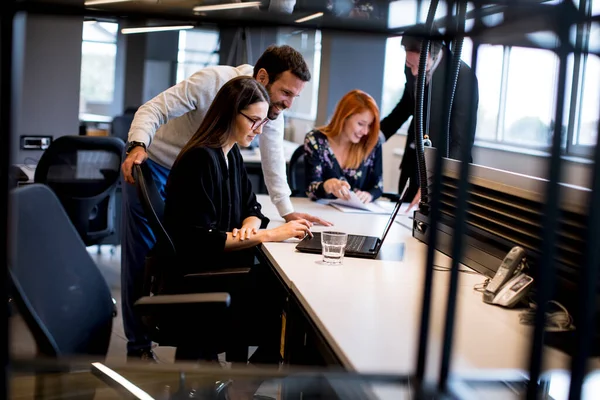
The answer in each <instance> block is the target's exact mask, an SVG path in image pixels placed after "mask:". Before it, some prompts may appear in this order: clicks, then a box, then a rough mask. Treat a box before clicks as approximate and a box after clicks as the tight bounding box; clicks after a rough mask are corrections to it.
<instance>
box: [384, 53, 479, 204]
mask: <svg viewBox="0 0 600 400" xmlns="http://www.w3.org/2000/svg"><path fill="white" fill-rule="evenodd" d="M443 51H444V57H443V58H442V60H440V63H439V65H438V66H437V68H436V70H435V71H434V73H433V76H432V78H431V82H430V83H429V84H428V85H427V87H426V88H425V100H424V113H423V115H424V119H423V120H424V122H425V124H427V121H428V120H429V127H428V128H427V125H426V126H425V127H424V130H425V133H426V134H429V138H430V139H431V141H432V144H433V147H435V148H438V149H445V148H446V138H445V135H444V133H443V127H444V107H445V100H444V97H445V93H446V85H447V75H448V74H447V71H446V68H447V67H446V62H447V60H448V59H449V57H450V56H451V53H450V52H449V51H448V50H447V49H445V48H444V50H443ZM404 73H405V75H406V86H405V87H404V94H403V95H402V99H401V100H400V102H399V103H398V104H397V105H396V107H395V108H394V110H393V111H392V112H391V113H390V115H388V116H387V117H385V118H384V119H383V120H382V121H381V131H382V132H383V134H384V135H385V138H386V139H389V138H390V137H391V136H392V135H393V134H395V133H396V132H397V131H398V129H400V127H401V126H402V124H404V123H405V122H406V120H407V119H408V118H409V117H410V116H412V115H413V114H414V112H415V101H416V98H415V82H416V80H417V78H416V77H414V76H413V75H412V74H411V72H410V69H408V68H405V69H404ZM429 85H431V105H430V115H429V118H428V110H427V104H428V100H429V92H430V90H429ZM471 96H473V97H471ZM478 104H479V90H478V83H477V77H476V76H475V74H474V73H473V71H472V70H471V68H470V67H469V66H468V65H467V64H465V63H464V62H462V61H461V67H460V72H459V75H458V81H457V84H456V92H455V95H454V103H453V105H452V115H451V119H450V154H449V156H450V158H454V159H459V158H460V153H461V149H462V148H463V146H473V140H469V138H470V137H474V134H472V135H469V131H468V129H469V126H468V125H469V116H470V113H471V110H473V108H475V109H474V110H473V111H475V114H474V115H476V111H477V107H478ZM473 122H474V123H473V125H472V127H473V128H472V129H473V130H474V129H475V126H476V121H473ZM473 133H474V132H473ZM414 141H415V119H414V118H413V120H412V121H411V123H410V126H409V128H408V138H407V140H406V147H405V149H404V156H403V158H402V162H401V163H400V169H401V173H400V182H399V187H400V188H399V191H401V190H402V189H403V188H404V185H405V184H406V181H407V180H408V179H410V186H409V189H408V190H407V193H406V195H405V200H412V198H413V197H414V195H415V194H416V192H417V190H418V187H419V183H418V173H417V156H416V150H415V149H414ZM470 161H471V162H472V160H470Z"/></svg>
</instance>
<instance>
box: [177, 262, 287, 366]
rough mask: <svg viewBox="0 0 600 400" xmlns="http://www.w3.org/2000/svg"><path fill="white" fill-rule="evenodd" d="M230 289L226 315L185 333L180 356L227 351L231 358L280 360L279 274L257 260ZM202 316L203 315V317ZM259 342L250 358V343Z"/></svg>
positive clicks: (197, 356) (207, 358) (188, 357)
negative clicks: (194, 330)
mask: <svg viewBox="0 0 600 400" xmlns="http://www.w3.org/2000/svg"><path fill="white" fill-rule="evenodd" d="M242 277H243V278H241V279H240V280H239V282H237V283H235V284H234V285H233V286H234V287H230V288H226V287H214V288H210V291H227V292H228V293H230V296H231V303H230V306H229V308H228V309H227V311H226V315H225V316H223V318H218V319H217V321H206V324H205V328H204V329H203V328H201V332H199V333H198V334H196V335H193V334H192V335H185V337H184V338H182V339H183V340H182V341H181V343H180V345H178V346H177V352H176V355H175V358H176V359H177V360H189V361H192V360H194V361H195V360H204V361H214V360H216V359H217V354H218V353H220V352H222V351H225V353H226V356H227V361H230V362H242V363H244V362H246V361H250V362H251V363H252V364H277V363H278V362H279V358H280V357H279V341H280V332H281V304H280V301H279V299H278V298H277V292H278V290H277V286H276V285H278V284H279V282H277V278H276V277H275V275H274V273H273V272H272V271H270V268H269V267H268V266H266V265H262V264H255V265H253V266H252V268H251V270H250V272H249V273H248V274H247V275H244V276H242ZM200 318H201V317H200ZM249 346H258V348H257V350H256V351H255V352H254V354H253V355H252V357H251V358H250V360H248V347H249Z"/></svg>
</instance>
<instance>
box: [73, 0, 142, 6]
mask: <svg viewBox="0 0 600 400" xmlns="http://www.w3.org/2000/svg"><path fill="white" fill-rule="evenodd" d="M126 1H131V0H87V1H85V2H84V3H83V4H84V5H86V6H98V5H100V4H110V3H125V2H126Z"/></svg>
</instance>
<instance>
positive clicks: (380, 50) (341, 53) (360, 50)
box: [316, 32, 386, 125]
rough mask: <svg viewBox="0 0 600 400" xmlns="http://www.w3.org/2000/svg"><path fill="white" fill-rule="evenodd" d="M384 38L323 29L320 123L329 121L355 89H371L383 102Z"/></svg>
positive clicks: (318, 116) (373, 94) (378, 100)
mask: <svg viewBox="0 0 600 400" xmlns="http://www.w3.org/2000/svg"><path fill="white" fill-rule="evenodd" d="M385 40H386V39H385V37H383V36H380V35H371V34H360V35H359V34H348V33H338V32H323V36H322V42H321V43H322V58H321V60H322V61H321V79H320V82H319V105H318V109H317V120H316V124H317V125H321V124H324V123H326V122H327V120H328V118H329V117H330V116H331V114H332V113H333V110H334V109H335V106H336V104H337V102H338V101H339V100H340V98H341V97H342V96H343V95H344V94H346V93H347V92H349V91H350V90H352V89H360V90H363V91H365V92H367V93H369V94H370V95H371V96H372V97H373V98H374V99H375V101H377V103H378V105H379V106H381V104H380V103H381V94H382V89H383V67H384V60H385Z"/></svg>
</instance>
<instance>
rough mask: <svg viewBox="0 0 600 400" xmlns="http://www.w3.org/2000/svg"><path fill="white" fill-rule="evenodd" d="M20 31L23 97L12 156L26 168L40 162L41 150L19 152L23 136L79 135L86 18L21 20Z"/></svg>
mask: <svg viewBox="0 0 600 400" xmlns="http://www.w3.org/2000/svg"><path fill="white" fill-rule="evenodd" d="M15 28H16V32H17V34H16V35H15V36H16V42H17V43H16V44H18V45H19V47H20V48H19V49H15V53H16V55H17V57H16V60H15V62H16V65H15V67H16V68H15V72H16V74H15V79H16V82H15V86H16V87H17V88H18V89H17V94H18V96H19V98H17V101H16V102H15V104H14V105H15V107H16V110H15V123H16V125H15V130H14V132H15V133H16V134H15V136H14V137H13V138H12V140H13V144H12V154H11V156H12V160H13V162H15V163H23V162H25V159H26V158H31V159H38V158H39V157H40V156H41V151H32V150H20V146H19V143H20V140H19V138H20V136H21V135H48V136H52V137H54V138H57V137H59V136H63V135H77V134H78V128H79V86H80V85H79V83H80V75H81V72H80V71H81V36H82V29H83V19H82V18H75V17H57V16H35V15H28V16H23V17H20V18H18V19H17V21H16V23H15ZM19 34H20V35H22V36H21V37H19ZM19 42H21V43H19ZM19 89H20V90H19Z"/></svg>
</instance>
